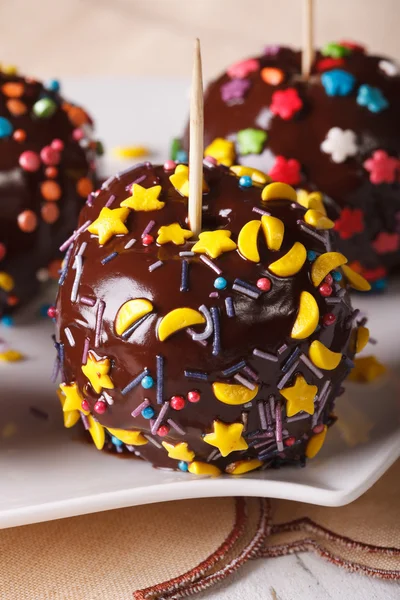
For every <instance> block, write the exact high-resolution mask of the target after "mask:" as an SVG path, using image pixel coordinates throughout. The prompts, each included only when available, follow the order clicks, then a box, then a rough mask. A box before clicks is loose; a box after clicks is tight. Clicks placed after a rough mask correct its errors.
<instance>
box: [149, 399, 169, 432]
mask: <svg viewBox="0 0 400 600" xmlns="http://www.w3.org/2000/svg"><path fill="white" fill-rule="evenodd" d="M168 409H169V402H168V400H167V401H166V402H164V404H163V405H162V407H161V409H160V412H159V413H158V416H157V419H156V420H155V421H154V423H153V425H152V428H151V433H152V434H153V435H154V434H156V433H157V429H158V428H159V426H160V424H161V421H162V420H163V418H164V417H165V415H166V413H167V410H168Z"/></svg>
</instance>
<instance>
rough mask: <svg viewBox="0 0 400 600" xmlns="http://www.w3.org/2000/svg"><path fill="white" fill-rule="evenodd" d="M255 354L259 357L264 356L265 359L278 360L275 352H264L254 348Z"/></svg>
mask: <svg viewBox="0 0 400 600" xmlns="http://www.w3.org/2000/svg"><path fill="white" fill-rule="evenodd" d="M253 354H254V356H258V358H263V359H264V360H270V361H272V362H278V357H277V356H275V354H270V353H269V352H262V351H261V350H259V349H258V348H254V350H253Z"/></svg>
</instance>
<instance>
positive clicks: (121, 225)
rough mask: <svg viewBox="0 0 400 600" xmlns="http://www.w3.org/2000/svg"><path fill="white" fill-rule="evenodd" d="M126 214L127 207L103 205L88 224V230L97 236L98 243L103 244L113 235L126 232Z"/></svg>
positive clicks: (127, 212)
mask: <svg viewBox="0 0 400 600" xmlns="http://www.w3.org/2000/svg"><path fill="white" fill-rule="evenodd" d="M128 215H129V208H114V209H110V208H107V206H105V207H104V208H102V209H101V211H100V215H99V216H98V218H97V219H96V220H95V221H93V223H92V224H91V225H89V227H88V231H90V233H94V234H95V235H98V236H99V244H105V243H106V242H108V240H109V239H111V238H112V237H113V236H114V235H119V234H125V233H128V229H127V228H126V226H125V221H126V219H127V218H128Z"/></svg>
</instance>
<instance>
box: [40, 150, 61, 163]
mask: <svg viewBox="0 0 400 600" xmlns="http://www.w3.org/2000/svg"><path fill="white" fill-rule="evenodd" d="M40 158H41V159H42V161H43V162H44V164H45V165H48V166H54V165H58V163H59V162H60V158H61V156H60V153H59V151H58V150H55V148H53V147H52V146H45V147H44V148H42V149H41V151H40Z"/></svg>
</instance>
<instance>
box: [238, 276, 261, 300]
mask: <svg viewBox="0 0 400 600" xmlns="http://www.w3.org/2000/svg"><path fill="white" fill-rule="evenodd" d="M233 283H236V284H237V285H240V286H242V287H244V288H246V289H248V290H250V291H252V292H254V293H255V294H258V295H259V296H261V294H262V292H261V290H259V289H258V287H256V286H255V285H252V284H251V283H248V282H247V281H243V279H238V278H236V279H235V281H234V282H233Z"/></svg>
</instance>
